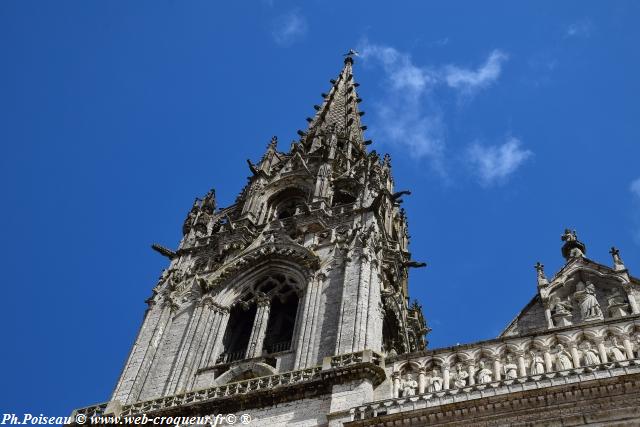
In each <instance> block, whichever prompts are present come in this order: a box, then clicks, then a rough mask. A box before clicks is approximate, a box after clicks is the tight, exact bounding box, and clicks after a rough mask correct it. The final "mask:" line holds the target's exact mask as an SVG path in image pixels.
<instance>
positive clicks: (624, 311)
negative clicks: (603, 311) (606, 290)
mask: <svg viewBox="0 0 640 427" xmlns="http://www.w3.org/2000/svg"><path fill="white" fill-rule="evenodd" d="M607 311H608V313H609V316H611V317H622V316H626V315H628V314H629V304H628V303H627V301H626V300H625V298H624V297H623V296H622V295H620V289H618V288H615V289H614V290H613V292H612V293H611V295H609V297H608V298H607Z"/></svg>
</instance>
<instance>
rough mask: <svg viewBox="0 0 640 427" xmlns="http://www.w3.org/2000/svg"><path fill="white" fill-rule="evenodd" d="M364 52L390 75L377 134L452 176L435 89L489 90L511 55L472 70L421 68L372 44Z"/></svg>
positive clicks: (375, 129) (380, 104) (391, 50)
mask: <svg viewBox="0 0 640 427" xmlns="http://www.w3.org/2000/svg"><path fill="white" fill-rule="evenodd" d="M359 51H360V52H361V55H360V56H361V57H362V59H363V60H364V61H365V62H369V63H374V64H377V65H380V66H381V67H382V69H383V71H384V76H385V77H384V78H385V88H386V92H385V94H384V96H383V98H382V99H380V100H379V101H378V103H377V105H376V113H377V115H378V118H377V120H376V121H375V126H372V133H373V134H374V136H375V137H376V138H378V137H379V138H380V139H381V140H382V141H383V142H387V143H390V144H393V145H395V146H400V147H404V148H407V149H409V154H410V155H412V156H416V157H418V158H428V159H429V161H430V164H431V166H432V167H433V169H434V170H435V171H436V172H438V173H439V174H440V175H441V176H442V177H446V172H445V168H446V164H445V160H446V159H445V148H446V133H447V128H446V125H445V121H444V112H443V108H442V107H441V103H440V101H439V99H438V97H437V96H436V93H434V91H433V89H434V88H438V87H443V88H449V89H452V90H453V91H454V92H455V93H456V94H459V95H469V94H471V93H475V92H476V91H478V90H480V89H483V88H486V87H488V86H490V85H491V84H492V83H494V82H495V81H497V80H498V78H499V76H500V73H501V70H502V64H503V62H504V61H505V60H506V59H507V55H506V54H505V53H503V52H501V51H499V50H494V51H493V52H491V53H490V55H489V57H488V58H487V60H486V61H485V63H484V64H483V65H482V66H480V67H479V68H478V69H477V70H468V69H464V68H461V67H457V66H453V65H448V66H440V67H434V68H430V67H420V66H418V65H416V64H415V63H414V62H413V60H412V58H411V56H410V55H409V54H407V53H404V52H401V51H399V50H397V49H395V48H393V47H390V46H384V45H376V44H371V43H369V42H368V41H364V42H363V43H361V44H360V46H359Z"/></svg>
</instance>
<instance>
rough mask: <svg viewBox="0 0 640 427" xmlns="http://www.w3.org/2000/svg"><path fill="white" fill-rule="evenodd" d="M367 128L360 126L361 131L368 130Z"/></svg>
mask: <svg viewBox="0 0 640 427" xmlns="http://www.w3.org/2000/svg"><path fill="white" fill-rule="evenodd" d="M367 129H368V128H367V126H360V130H367Z"/></svg>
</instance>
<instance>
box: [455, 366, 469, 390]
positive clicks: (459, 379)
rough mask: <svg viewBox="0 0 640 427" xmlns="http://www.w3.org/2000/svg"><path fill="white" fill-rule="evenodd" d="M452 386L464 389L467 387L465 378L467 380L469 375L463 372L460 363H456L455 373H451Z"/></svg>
mask: <svg viewBox="0 0 640 427" xmlns="http://www.w3.org/2000/svg"><path fill="white" fill-rule="evenodd" d="M452 376H453V385H455V386H456V387H457V388H460V387H465V386H466V385H467V378H469V373H468V372H467V371H465V369H464V367H463V366H462V363H458V364H457V365H456V372H454V373H453V375H452Z"/></svg>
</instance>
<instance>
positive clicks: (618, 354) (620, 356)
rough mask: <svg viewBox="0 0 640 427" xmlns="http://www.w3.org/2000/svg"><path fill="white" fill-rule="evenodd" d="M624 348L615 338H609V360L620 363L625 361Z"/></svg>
mask: <svg viewBox="0 0 640 427" xmlns="http://www.w3.org/2000/svg"><path fill="white" fill-rule="evenodd" d="M624 352H625V350H624V347H622V346H620V344H618V338H617V337H615V336H614V337H611V347H609V356H610V357H611V360H613V361H614V362H622V361H623V360H627V357H626V356H625V354H624Z"/></svg>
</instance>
